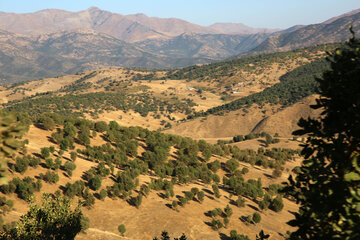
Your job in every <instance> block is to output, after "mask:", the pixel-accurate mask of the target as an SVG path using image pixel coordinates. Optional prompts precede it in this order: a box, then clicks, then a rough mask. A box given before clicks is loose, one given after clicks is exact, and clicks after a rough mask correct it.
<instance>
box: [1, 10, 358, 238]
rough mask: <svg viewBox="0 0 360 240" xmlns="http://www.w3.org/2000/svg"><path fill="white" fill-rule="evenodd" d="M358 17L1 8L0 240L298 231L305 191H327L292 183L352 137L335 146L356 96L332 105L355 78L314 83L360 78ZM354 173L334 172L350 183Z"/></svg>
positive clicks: (354, 13) (349, 89)
mask: <svg viewBox="0 0 360 240" xmlns="http://www.w3.org/2000/svg"><path fill="white" fill-rule="evenodd" d="M359 12H360V10H359V9H357V10H354V11H351V12H348V13H346V14H343V15H339V16H336V17H333V18H331V19H329V20H327V21H323V22H320V23H316V24H310V25H296V26H293V27H290V28H287V29H279V28H260V27H248V26H246V25H244V24H241V23H214V24H212V25H209V26H201V25H197V24H193V23H190V22H187V21H184V20H181V19H178V18H158V17H150V16H147V15H145V14H129V15H122V14H118V13H113V12H110V11H105V10H102V9H100V8H97V7H91V8H88V9H86V10H82V11H77V12H72V11H65V10H58V9H45V10H41V11H38V12H33V13H7V12H0V182H1V184H0V239H1V240H2V239H13V240H15V239H16V240H18V239H25V238H26V237H25V236H28V235H27V234H29V233H31V234H34V235H33V236H31V237H29V239H34V240H35V239H38V238H39V236H40V235H41V236H42V237H41V238H46V237H44V236H48V235H49V236H50V235H51V236H52V237H50V238H51V239H67V238H69V239H76V240H85V239H86V240H102V239H110V240H112V239H113V240H117V239H119V240H120V239H135V240H142V239H154V240H155V239H157V238H156V237H160V239H161V240H170V239H174V240H175V239H181V240H186V239H190V240H198V239H200V240H202V239H204V240H205V239H206V240H217V239H221V240H227V239H228V240H250V239H251V240H255V239H257V240H260V239H267V238H266V234H269V238H268V239H270V240H286V239H290V238H289V237H290V235H291V233H292V232H293V233H294V232H295V231H296V230H297V229H298V228H297V227H296V226H297V225H296V224H299V222H296V223H294V221H291V220H293V219H294V215H295V216H297V217H299V214H298V212H299V210H300V212H301V210H303V209H304V208H303V206H304V205H303V204H304V202H302V201H303V199H306V198H307V197H309V196H310V195H311V194H315V192H316V191H320V190H321V191H322V189H321V187H323V188H326V189H328V188H327V187H328V186H327V185H326V184H327V182H326V181H324V182H325V183H324V186H325V187H324V186H320V187H319V189H320V190H319V189H317V190H315V191H313V192H312V193H311V194H308V196H305V195H301V194H302V192H301V191H303V190H304V189H300V190H299V188H300V187H301V186H302V185H299V184H298V185H295V181H296V182H297V183H298V181H302V184H303V185H306V184H309V183H311V184H313V185H316V184H318V182H317V181H316V179H317V178H316V175H317V174H318V172H317V171H316V170H313V169H312V171H313V172H306V171H307V170H306V168H307V167H309V166H310V167H311V166H315V165H316V164H319V165H321V164H322V167H324V166H325V167H326V168H327V167H330V165H331V164H329V165H327V164H328V163H329V162H330V161H331V159H330V160H329V159H327V158H326V157H327V155H326V154H328V152H331V151H334V153H336V154H337V153H340V152H341V153H342V149H343V148H344V146H345V148H349V149H350V147H351V146H352V145H351V144H350V143H351V142H352V141H353V138H351V137H349V139H350V140H349V139H348V142H346V141H345V140H346V139H347V138H346V137H343V139H345V140H344V141H345V144H343V145H341V146H340V147H339V149H340V150H339V149H337V148H336V147H338V145H336V144H337V143H336V144H335V143H334V146H333V145H331V146H332V147H333V148H330V147H329V146H330V145H327V144H332V143H331V141H333V139H336V140H338V139H337V136H338V135H337V134H340V133H341V134H342V133H343V132H346V131H347V130H349V129H347V130H346V129H345V130H344V131H343V132H340V133H337V132H331V131H332V127H334V126H333V125H339V124H334V122H335V123H337V121H340V122H341V121H344V124H342V125H341V124H340V125H339V126H336V127H338V128H339V129H342V127H344V128H346V127H347V126H348V125H347V123H348V122H346V120H347V118H348V116H352V115H354V116H355V118H356V114H353V113H357V112H358V111H357V110H356V109H357V108H358V106H357V105H356V104H352V105H351V104H350V105H349V106H348V108H346V111H348V110H349V109H350V110H351V111H353V112H351V111H350V110H349V112H350V113H351V114H350V115H344V116H345V117H342V118H341V119H336V120H333V119H330V120H329V119H326V118H327V117H328V116H327V115H326V114H328V113H327V112H325V113H326V114H324V106H326V107H328V108H327V109H325V110H329V109H331V108H333V107H334V106H335V105H336V104H334V105H331V106H330V105H326V104H328V103H329V102H331V101H332V98H337V97H339V96H341V95H342V94H343V95H346V94H344V93H347V92H349V93H351V94H348V97H349V98H350V97H353V96H355V95H356V94H357V93H358V92H359V91H357V90H356V89H357V88H358V85H357V83H355V84H353V83H350V82H349V83H346V84H349V86H350V87H349V86H348V85H346V84H345V83H344V86H347V87H346V88H345V87H343V86H342V85H341V84H342V82H341V84H339V85H336V88H335V90H334V89H333V88H334V86H332V85H331V84H328V85H327V83H325V81H322V80H319V79H326V81H329V82H331V81H332V80H333V79H337V78H339V79H340V77H338V76H340V75H341V76H342V74H344V75H345V76H346V77H345V78H344V77H343V78H341V80H342V81H343V80H344V79H346V80H348V78H349V79H350V78H351V77H353V78H356V76H355V77H354V76H352V75H351V74H353V71H352V69H351V67H354V66H355V67H354V68H356V67H357V65H356V64H358V58H357V56H358V52H359V51H358V49H359V47H358V45H356V44H359V43H358V40H357V39H356V38H355V35H356V34H358V33H359V32H360V25H359V23H360V13H359ZM349 25H351V26H352V28H350V32H349V30H348V27H349ZM350 34H353V38H352V39H350V43H343V42H342V41H345V40H346V39H348V37H349V36H348V35H350ZM351 44H354V46H355V45H356V46H355V47H354V46H352V45H351ZM352 48H354V49H355V50H354V52H351V51H350V50H349V49H352ZM340 49H342V50H340ZM344 49H347V50H346V51H348V50H349V52H350V53H351V54H353V55H351V54H350V55H346V56H347V57H348V56H351V58H349V57H348V58H349V59H350V60H349V61H347V60H348V59H347V58H345V60H344V59H342V58H341V57H343V56H342V55H341V54H342V52H341V51H345V50H344ZM346 51H345V52H346ZM332 54H333V55H332ZM354 56H355V57H354ZM339 59H340V60H339ZM337 61H340V63H338V62H337ZM341 61H344V62H345V63H343V62H341ZM354 63H355V64H354ZM336 64H343V65H340V67H338V68H336V66H338V65H336ZM334 66H335V67H334ZM342 68H344V69H347V68H349V69H350V70H347V71H345V73H343V72H342ZM339 69H340V70H339ZM356 69H357V68H356ZM357 70H358V69H357ZM331 71H333V72H331ZM336 71H338V72H336ZM354 72H355V73H356V71H354ZM324 73H325V74H324ZM331 74H334V75H331ZM336 74H337V75H336ZM355 75H356V74H355ZM344 82H345V80H344ZM351 84H352V85H351ZM327 88H329V89H330V90H331V91H330V90H329V89H327ZM338 89H339V90H338ZM354 89H355V90H354ZM324 93H325V94H328V95H326V97H324ZM332 94H333V95H332ZM319 98H322V99H321V101H320V100H319ZM330 100H331V101H330ZM319 103H321V104H323V105H319V106H320V107H318V108H314V107H312V106H314V105H316V104H319ZM345 103H346V104H347V102H346V101H343V103H342V104H344V106H345V105H346V104H345ZM329 106H330V107H329ZM335 108H336V111H334V112H331V113H332V114H335V113H336V114H337V113H339V112H342V111H345V110H344V109H342V106H338V105H336V106H335ZM354 109H355V110H354ZM330 115H331V114H330ZM334 116H335V115H334ZM336 116H338V115H336ZM330 117H331V116H330ZM300 119H303V120H300ZM304 119H308V121H306V120H304ZM309 119H318V120H319V121H315V120H309ZM299 120H300V121H299ZM326 121H328V122H326ZM349 122H351V121H349ZM329 123H330V125H331V124H333V125H331V126H330V127H329V129H323V128H322V127H323V126H322V124H323V125H324V126H325V125H326V124H329ZM356 127H357V125H356V124H354V126H353V128H356ZM300 128H303V130H302V131H300V132H299V131H298V134H296V133H294V131H296V130H299V129H300ZM318 129H321V131H320V130H319V131H317V130H318ZM350 130H351V129H350ZM350 130H349V131H348V132H350ZM351 131H352V130H351ZM348 132H346V133H348ZM294 134H295V135H294ZM344 135H346V134H344ZM309 136H310V137H309ZM334 136H336V137H334ZM331 137H333V138H331ZM323 139H326V140H325V141H324V140H323ZM310 143H311V144H312V145H311V144H310ZM348 143H349V144H348ZM314 146H315V147H314ZM324 146H325V147H324ZM349 146H350V147H349ZM354 146H355V147H354V149H355V150H354V149H353V150H354V154H352V155H351V159H352V164H353V165H351V166H350V167H348V168H347V170H346V171H348V172H350V170H351V171H352V170H353V169H356V171H358V168H357V165H356V164H357V163H356V157H357V156H358V145H356V144H355V145H354ZM321 147H324V149H322V151H318V149H321ZM326 147H328V148H326ZM341 147H342V148H341ZM333 149H335V150H336V151H337V152H336V151H335V150H333ZM330 150H331V151H330ZM318 152H319V154H320V159H321V157H322V158H323V159H322V160H323V161H322V162H321V161H317V162H316V161H313V159H309V157H310V156H313V155H314V154H318ZM321 154H324V155H323V156H321ZM336 154H334V155H336ZM349 155H350V154H349ZM354 156H355V157H354ZM317 157H319V156H317ZM304 159H307V163H306V162H305V161H303V160H304ZM314 159H315V158H314ZM349 159H350V158H349ZM354 159H355V160H354ZM311 161H313V162H311ZM316 166H318V165H316ZM304 169H305V170H304ZM319 169H320V167H319ZM344 169H345V167H344ZM349 169H350V170H349ZM346 171H345V170H344V172H343V173H341V174H343V175H344V174H345V173H346V174H345V175H344V176H342V175H341V176H340V175H339V176H340V177H339V178H338V179H341V181H342V180H343V179H345V181H347V183H346V184H348V185H346V186H350V187H349V189H351V190H353V189H357V186H355V184H353V183H352V182H351V181H358V179H357V176H358V175H356V176H355V175H352V174H350V175H349V174H348V173H347V172H346ZM354 171H355V170H354ZM334 172H335V170H334ZM305 173H308V175H306V174H305ZM301 174H302V175H301ZM305 175H306V177H308V179H305V178H304V179H305V180H304V179H300V180H299V178H297V177H295V176H303V177H304V176H305ZM320 175H321V174H320ZM330 175H331V176H332V177H334V178H337V177H338V175H336V174H335V173H334V174H332V172H331V174H330ZM321 177H323V176H322V175H321ZM354 179H355V180H354ZM306 181H307V182H306ZM329 181H330V180H329ZM339 181H340V180H339ZM289 182H290V184H292V186H291V187H292V188H291V187H289V185H288V184H286V183H289ZM320 182H321V181H320ZM350 183H351V184H353V185H351V184H350ZM306 186H307V185H306ZM289 189H290V190H291V191H290V190H289ZM328 190H329V193H330V195H334V194H333V193H334V191H333V190H332V189H331V188H330V187H329V189H328ZM351 194H353V195H354V194H355V190H353V191H352V192H351ZM309 198H310V197H309ZM299 199H300V200H299ZM347 200H348V199H347ZM41 203H42V207H43V208H42V209H41V211H39V212H37V213H36V214H35V213H34V212H33V211H37V210H39V209H40V207H39V206H41ZM347 203H351V204H352V202H351V201H350V200H348V201H347ZM347 203H346V204H347ZM68 204H71V207H69V206H68ZM316 204H319V202H316ZM320 204H321V205H324V206H325V205H326V206H327V204H328V203H327V202H326V201H323V202H320ZM344 204H345V203H344ZM354 206H355V205H352V206H351V207H353V208H354V209H355V210H356V211H358V205H356V206H355V207H354ZM55 208H56V209H55ZM349 209H350V208H349ZM354 209H352V210H351V211H354ZM47 211H49V212H50V214H49V212H47ZM51 211H52V212H51ZM346 211H348V209H347V210H346ZM348 212H350V210H349V211H348ZM26 214H27V215H26ZM47 214H49V215H47ZM71 214H73V215H72V216H71V217H69V218H68V219H64V218H61V217H59V216H62V215H64V216H65V215H71ZM311 216H312V215H311ZM323 216H325V215H323ZM326 216H327V217H329V218H331V217H332V212H331V214H330V213H329V214H328V215H326ZM42 217H44V218H45V219H46V220H44V221H43V220H34V218H37V219H39V218H42ZM57 217H58V218H59V219H60V220H59V219H58V220H59V222H56V221H55V222H56V223H54V222H51V221H53V219H55V218H57ZM357 217H358V216H357ZM354 219H355V218H354ZM316 220H318V219H316ZM316 220H314V222H316ZM48 222H51V223H49V224H48ZM354 222H356V221H354ZM67 223H71V224H70V225H71V226H70V225H69V226H70V227H69V226H67V227H68V228H67V229H65V230H64V229H62V227H63V226H66V224H67ZM300 223H301V221H300ZM343 223H344V222H340V223H339V221H338V220H336V221H334V222H332V224H333V225H331V226H332V230H333V229H336V231H338V229H341V227H343V225H346V224H347V223H346V224H343ZM40 224H44V225H43V228H45V227H49V228H48V229H47V230H46V231H47V232H46V231H45V230H44V229H42V228H41V227H40V228H39V229H37V228H36V227H34V226H38V225H40ZM306 224H308V223H305V225H306ZM350 225H351V224H350ZM44 226H45V227H44ZM54 226H55V227H54ZM333 226H336V227H333ZM51 227H53V228H52V229H51ZM34 229H35V230H34ZM332 230H331V231H332ZM163 231H166V232H167V233H168V234H169V236H170V238H166V237H164V236H165V235H166V234H165V233H164V232H163ZM334 231H335V230H334ZM72 232H74V233H75V234H74V235H73V236H71V234H72ZM339 232H341V231H339ZM264 233H265V235H264V236H262V237H259V235H263V234H264ZM42 234H43V235H42ZM47 234H48V235H47ZM56 234H59V235H57V236H58V238H56V237H54V236H55V235H56ZM162 234H163V236H161V235H162ZM182 234H184V236H186V238H184V237H182V238H180V236H181V235H182ZM65 236H67V237H65ZM69 236H70V237H69ZM339 236H340V235H339ZM26 239H27V238H26ZM324 239H326V238H324Z"/></svg>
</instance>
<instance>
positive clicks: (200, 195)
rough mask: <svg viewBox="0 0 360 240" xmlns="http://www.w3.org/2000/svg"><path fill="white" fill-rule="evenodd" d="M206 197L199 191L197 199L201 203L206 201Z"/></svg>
mask: <svg viewBox="0 0 360 240" xmlns="http://www.w3.org/2000/svg"><path fill="white" fill-rule="evenodd" d="M204 197H205V193H204V192H203V191H199V192H198V193H197V199H198V200H199V202H200V203H202V202H203V201H204Z"/></svg>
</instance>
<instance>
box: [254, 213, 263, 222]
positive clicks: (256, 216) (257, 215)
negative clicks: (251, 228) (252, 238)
mask: <svg viewBox="0 0 360 240" xmlns="http://www.w3.org/2000/svg"><path fill="white" fill-rule="evenodd" d="M252 220H253V221H254V223H260V221H261V215H260V214H258V213H257V212H254V214H253V216H252Z"/></svg>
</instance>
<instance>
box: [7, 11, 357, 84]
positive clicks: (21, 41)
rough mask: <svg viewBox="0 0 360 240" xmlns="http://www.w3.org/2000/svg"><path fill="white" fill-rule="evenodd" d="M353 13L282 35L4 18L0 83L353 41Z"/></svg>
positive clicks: (77, 17)
mask: <svg viewBox="0 0 360 240" xmlns="http://www.w3.org/2000/svg"><path fill="white" fill-rule="evenodd" d="M359 22H360V13H359V10H355V11H352V12H349V13H346V14H344V15H341V16H338V17H334V18H332V19H329V20H328V21H325V22H323V23H320V24H313V25H308V26H300V25H298V26H294V27H291V28H289V29H285V30H282V31H279V29H265V28H250V27H247V26H245V25H243V24H234V23H216V24H213V25H211V26H209V27H205V26H200V25H196V24H192V23H189V22H186V21H184V20H181V19H176V18H168V19H165V18H155V17H148V16H146V15H144V14H134V15H121V14H116V13H111V12H108V11H104V10H101V9H99V8H96V7H92V8H89V9H87V10H84V11H80V12H69V11H64V10H57V9H50V10H42V11H38V12H35V13H26V14H15V13H5V12H0V79H1V80H0V82H1V83H9V82H18V81H24V80H33V79H37V78H42V77H51V76H57V75H63V74H70V73H75V72H78V71H83V70H88V69H95V68H99V67H105V66H122V67H146V68H173V67H183V66H189V65H194V64H203V63H209V62H214V61H219V60H223V59H226V58H231V57H234V56H238V55H239V56H241V55H244V54H245V55H249V54H258V53H262V52H275V51H286V50H291V49H296V48H301V47H305V46H311V45H316V44H321V43H327V42H340V41H343V40H345V39H347V38H348V37H349V31H348V26H349V25H353V27H354V30H355V31H357V32H358V31H359Z"/></svg>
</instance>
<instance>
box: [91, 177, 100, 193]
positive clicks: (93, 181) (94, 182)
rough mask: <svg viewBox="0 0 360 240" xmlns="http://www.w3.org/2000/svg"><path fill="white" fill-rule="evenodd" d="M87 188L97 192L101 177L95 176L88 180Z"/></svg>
mask: <svg viewBox="0 0 360 240" xmlns="http://www.w3.org/2000/svg"><path fill="white" fill-rule="evenodd" d="M89 186H90V188H91V189H92V190H98V189H99V188H100V187H101V177H100V176H98V175H97V176H95V177H93V178H92V179H90V181H89Z"/></svg>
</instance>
